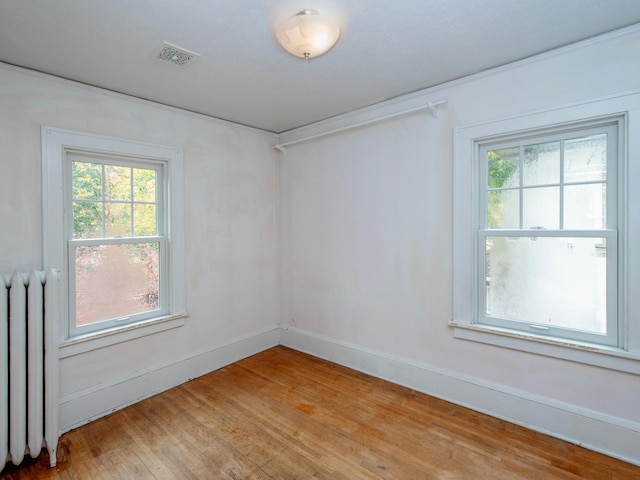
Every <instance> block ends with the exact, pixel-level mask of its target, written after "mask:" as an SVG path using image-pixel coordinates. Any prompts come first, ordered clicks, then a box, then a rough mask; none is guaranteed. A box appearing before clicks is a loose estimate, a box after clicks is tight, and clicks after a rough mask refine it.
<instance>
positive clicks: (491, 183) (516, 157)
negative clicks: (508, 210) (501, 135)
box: [487, 147, 520, 188]
mask: <svg viewBox="0 0 640 480" xmlns="http://www.w3.org/2000/svg"><path fill="white" fill-rule="evenodd" d="M519 165H520V148H519V147H515V148H503V149H500V150H491V151H489V152H487V187H488V188H503V187H517V186H518V185H519V183H520V178H519V171H518V168H519Z"/></svg>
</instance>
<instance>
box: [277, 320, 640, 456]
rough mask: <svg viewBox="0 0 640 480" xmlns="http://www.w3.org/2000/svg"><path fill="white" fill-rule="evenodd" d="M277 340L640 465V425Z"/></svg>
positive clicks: (337, 347)
mask: <svg viewBox="0 0 640 480" xmlns="http://www.w3.org/2000/svg"><path fill="white" fill-rule="evenodd" d="M280 343H281V344H282V345H284V346H286V347H290V348H292V349H295V350H299V351H301V352H305V353H308V354H310V355H314V356H316V357H320V358H323V359H325V360H329V361H331V362H334V363H337V364H340V365H343V366H346V367H349V368H353V369H354V370H358V371H361V372H364V373H367V374H369V375H372V376H375V377H378V378H382V379H384V380H388V381H390V382H393V383H396V384H399V385H403V386H405V387H408V388H411V389H413V390H417V391H419V392H423V393H426V394H429V395H432V396H434V397H437V398H441V399H443V400H447V401H450V402H452V403H455V404H457V405H461V406H463V407H467V408H470V409H472V410H476V411H479V412H482V413H486V414H488V415H491V416H493V417H497V418H501V419H503V420H506V421H509V422H511V423H515V424H517V425H522V426H524V427H527V428H530V429H532V430H536V431H538V432H541V433H544V434H547V435H550V436H553V437H556V438H560V439H562V440H566V441H568V442H571V443H574V444H577V445H581V446H583V447H585V448H588V449H590V450H594V451H596V452H600V453H603V454H605V455H608V456H611V457H614V458H618V459H620V460H624V461H625V462H629V463H632V464H635V465H640V450H639V449H638V445H640V424H638V423H635V422H629V421H626V420H623V419H620V418H617V417H613V416H609V415H603V414H601V413H598V412H594V411H591V410H587V409H583V408H579V407H576V406H574V405H571V404H568V403H563V402H558V401H556V400H553V399H550V398H547V397H541V396H535V395H532V394H530V393H528V392H524V391H521V390H516V389H512V388H509V387H505V386H504V385H499V384H492V383H489V382H483V381H480V380H478V379H476V378H473V377H465V376H462V375H456V374H452V373H451V372H446V371H444V370H441V369H438V368H435V367H432V366H429V365H426V364H421V363H417V362H412V361H409V360H406V359H402V358H397V357H393V356H389V355H386V354H384V353H380V352H376V351H373V350H368V349H365V348H362V347H359V346H357V345H353V344H349V343H345V342H341V341H337V340H334V339H331V338H328V337H324V336H322V335H318V334H314V333H311V332H308V331H304V330H300V329H297V328H295V327H285V326H283V327H282V331H281V340H280Z"/></svg>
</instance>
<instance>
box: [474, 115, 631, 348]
mask: <svg viewBox="0 0 640 480" xmlns="http://www.w3.org/2000/svg"><path fill="white" fill-rule="evenodd" d="M623 129H624V117H622V116H619V117H614V118H604V119H598V120H597V121H595V122H586V123H578V124H573V125H569V126H564V127H563V128H561V129H558V128H552V129H551V130H550V131H537V132H535V133H534V134H533V135H527V136H525V137H522V136H520V135H516V136H515V137H514V136H507V137H504V136H500V137H498V138H495V137H490V138H485V139H482V140H480V139H476V140H474V155H475V156H476V159H475V161H474V165H475V167H474V168H477V169H478V172H477V178H478V197H479V198H478V205H479V207H480V208H479V213H478V226H477V229H476V236H475V240H476V244H477V254H476V255H477V256H476V258H477V261H476V263H477V270H475V271H474V273H475V275H476V278H474V284H476V285H477V286H478V292H477V297H474V303H475V307H474V321H475V322H476V323H478V324H482V325H493V326H496V327H503V328H507V329H513V330H518V331H524V332H529V333H531V332H533V333H539V334H540V335H545V336H551V337H556V338H562V339H568V340H574V341H582V342H585V343H593V344H602V345H610V346H616V347H617V346H619V345H621V344H622V342H623V338H622V332H621V331H620V329H619V328H618V324H619V322H618V315H617V307H618V303H619V298H618V292H617V287H618V284H619V283H620V282H619V279H618V273H617V270H618V264H619V263H623V261H624V258H622V254H621V253H619V252H618V223H619V219H618V211H617V210H618V204H619V203H621V202H619V199H618V193H617V185H618V183H619V181H620V180H622V179H621V178H619V176H618V174H617V171H618V169H617V166H618V159H619V156H618V145H619V144H621V143H622V142H623V138H622V135H621V133H620V130H623ZM596 133H606V134H607V164H606V168H607V172H606V182H605V184H606V190H605V191H606V196H607V201H606V209H607V213H606V219H607V225H604V226H603V228H601V229H583V230H569V229H564V226H563V225H562V224H561V223H562V220H563V218H564V215H562V212H563V211H564V205H563V202H562V201H560V202H559V205H558V208H559V210H558V214H559V218H558V223H559V227H558V228H545V229H542V230H535V231H532V230H530V229H526V228H524V226H523V225H520V226H519V227H514V228H512V229H503V228H497V229H492V228H489V227H488V226H487V201H486V200H487V192H488V191H489V189H487V187H486V185H487V164H486V158H487V153H488V152H489V151H491V150H497V149H503V148H509V147H515V146H518V147H520V149H521V157H522V148H523V146H524V145H526V144H531V143H535V144H541V143H547V142H559V141H561V140H562V139H570V138H574V137H576V136H579V137H583V136H587V135H593V134H596ZM561 159H562V155H561ZM520 161H521V162H522V158H521V159H520ZM519 171H520V173H521V174H522V165H520V168H519ZM561 171H562V169H561ZM521 180H522V177H521ZM571 185H576V183H571ZM552 186H557V187H559V194H560V195H561V196H563V193H564V192H563V189H564V187H565V184H564V179H563V175H561V176H560V178H559V180H558V183H557V184H556V183H554V184H552ZM528 188H531V187H527V186H524V185H522V184H520V185H519V186H517V187H512V188H511V189H512V190H514V191H518V192H519V195H520V202H519V208H520V214H519V217H520V222H522V221H523V208H524V204H523V200H522V195H523V194H524V192H525V191H526V190H527V189H528ZM488 237H502V238H539V237H547V238H563V237H572V238H594V237H596V238H600V237H602V238H606V240H607V249H606V257H607V273H606V276H607V282H606V283H607V332H606V335H598V334H595V333H589V332H582V331H577V330H570V329H566V328H562V327H555V326H549V325H544V324H542V323H530V322H523V321H515V320H508V319H502V318H498V317H493V316H491V315H490V314H487V313H486V312H487V306H486V298H487V296H486V292H487V284H488V275H487V273H486V262H484V261H483V260H484V259H485V253H484V252H485V246H486V239H487V238H488ZM482 278H486V279H487V280H486V281H479V279H482ZM476 312H477V313H476Z"/></svg>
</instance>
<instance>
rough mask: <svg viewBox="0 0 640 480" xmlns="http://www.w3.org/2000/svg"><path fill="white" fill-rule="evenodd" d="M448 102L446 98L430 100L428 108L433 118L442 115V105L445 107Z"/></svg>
mask: <svg viewBox="0 0 640 480" xmlns="http://www.w3.org/2000/svg"><path fill="white" fill-rule="evenodd" d="M446 104H447V101H446V100H440V101H439V102H429V103H428V104H427V108H428V109H429V111H430V112H431V115H433V118H438V117H439V116H440V107H444V106H445V105H446Z"/></svg>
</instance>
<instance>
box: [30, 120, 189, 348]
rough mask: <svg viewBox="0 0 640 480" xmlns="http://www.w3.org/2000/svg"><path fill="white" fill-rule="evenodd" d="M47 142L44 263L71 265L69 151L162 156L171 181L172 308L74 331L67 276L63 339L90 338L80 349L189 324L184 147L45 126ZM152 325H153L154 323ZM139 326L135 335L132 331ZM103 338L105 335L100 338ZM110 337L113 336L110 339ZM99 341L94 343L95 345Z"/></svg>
mask: <svg viewBox="0 0 640 480" xmlns="http://www.w3.org/2000/svg"><path fill="white" fill-rule="evenodd" d="M41 137H42V138H41V141H42V189H43V190H42V202H43V265H46V266H50V267H54V268H58V269H60V270H61V271H63V272H65V271H66V270H67V265H68V262H67V258H66V257H67V252H68V248H67V242H66V236H65V232H64V228H65V222H64V215H65V211H64V208H65V198H64V195H65V194H66V191H65V150H81V151H89V152H98V153H100V154H105V155H108V156H111V155H115V156H119V157H132V158H141V159H145V158H153V159H160V160H162V161H164V162H166V164H165V168H166V170H165V173H164V175H165V177H166V178H165V185H166V195H167V203H168V211H167V215H166V218H167V231H166V238H167V243H168V246H169V248H168V258H167V265H168V267H169V271H170V274H169V275H168V276H167V277H168V278H167V281H168V285H167V289H168V312H165V313H163V314H162V315H161V316H158V317H155V318H151V319H146V320H142V321H140V322H138V323H130V324H126V325H123V326H120V327H118V326H116V327H113V328H108V329H103V330H98V331H95V332H91V333H86V334H84V335H76V336H71V330H70V325H69V295H68V290H69V279H68V278H65V279H64V281H63V285H64V288H63V290H64V293H63V294H62V298H61V299H60V300H61V302H60V304H61V313H62V317H61V318H63V319H65V320H64V321H63V322H62V324H61V325H60V329H59V330H60V338H59V341H60V344H61V347H64V346H66V345H77V344H78V343H82V342H88V343H87V346H86V347H84V348H80V349H78V347H77V346H75V347H74V351H77V352H80V350H90V349H92V348H100V347H102V346H106V345H107V344H112V343H118V342H120V341H124V340H127V339H130V338H133V337H138V336H143V335H147V334H151V333H156V332H157V331H161V330H163V329H169V328H175V327H176V326H180V325H181V324H184V317H186V316H187V314H186V298H185V297H186V288H185V285H186V272H185V254H184V173H183V170H184V169H183V156H182V150H181V149H179V148H175V147H168V146H163V145H156V144H151V143H145V142H139V141H136V140H128V139H121V138H115V137H108V136H104V135H96V134H91V133H84V132H77V131H72V130H65V129H59V128H53V127H46V126H43V127H42V129H41ZM150 327H152V328H150ZM132 329H134V330H139V332H137V333H136V334H134V335H133V336H132V334H131V333H130V331H131V330H132ZM97 337H99V338H100V339H101V340H100V341H98V342H95V341H92V342H90V340H95V339H96V338H97ZM105 337H112V338H108V339H105ZM91 345H93V346H94V347H92V346H91Z"/></svg>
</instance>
